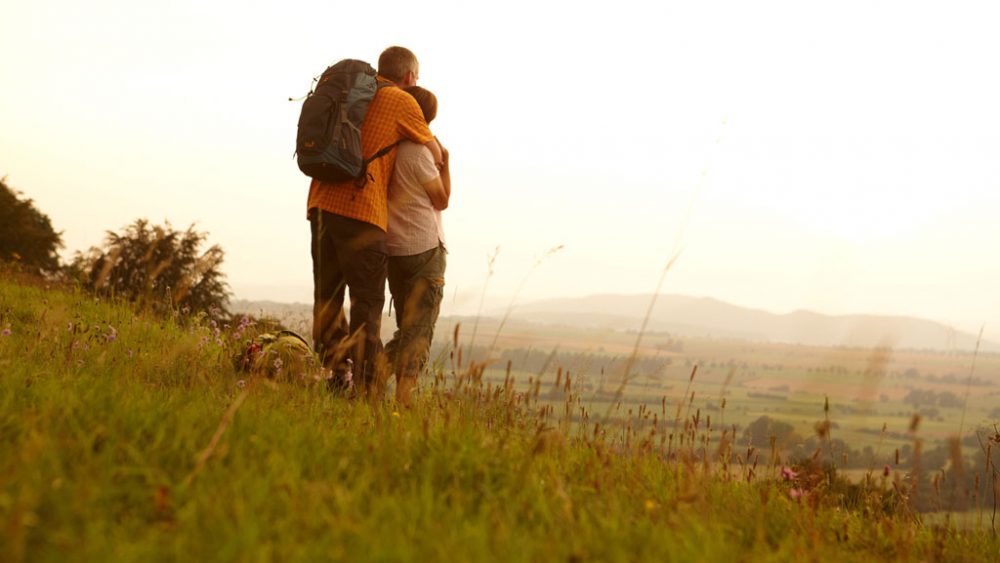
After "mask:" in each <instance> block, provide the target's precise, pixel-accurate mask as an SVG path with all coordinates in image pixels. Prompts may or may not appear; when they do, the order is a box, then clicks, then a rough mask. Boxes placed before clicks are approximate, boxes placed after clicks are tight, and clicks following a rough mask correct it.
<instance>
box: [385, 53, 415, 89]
mask: <svg viewBox="0 0 1000 563" xmlns="http://www.w3.org/2000/svg"><path fill="white" fill-rule="evenodd" d="M416 70H417V56H416V55H414V54H413V51H411V50H409V49H407V48H406V47H389V48H388V49H386V50H385V51H382V54H381V55H379V57H378V73H379V74H381V75H382V76H384V77H386V78H388V79H389V80H392V81H393V82H402V81H403V79H404V78H406V73H407V72H411V71H414V72H415V71H416Z"/></svg>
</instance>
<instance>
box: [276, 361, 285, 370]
mask: <svg viewBox="0 0 1000 563" xmlns="http://www.w3.org/2000/svg"><path fill="white" fill-rule="evenodd" d="M283 365H285V364H284V362H282V361H281V358H275V359H274V369H276V370H281V366H283Z"/></svg>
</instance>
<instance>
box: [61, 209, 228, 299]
mask: <svg viewBox="0 0 1000 563" xmlns="http://www.w3.org/2000/svg"><path fill="white" fill-rule="evenodd" d="M205 238H206V235H205V233H199V232H197V231H195V230H194V225H192V226H190V227H188V229H187V230H186V231H178V230H175V229H173V228H171V226H170V223H166V224H165V225H163V226H159V225H156V226H150V225H149V223H148V222H147V221H146V220H145V219H138V220H136V221H135V222H134V223H132V224H131V225H129V226H128V227H126V228H125V229H124V231H123V232H122V233H121V234H118V233H115V232H112V231H108V233H107V238H106V239H105V244H104V248H97V247H93V248H91V249H90V251H89V252H88V253H87V254H82V253H79V252H78V253H77V254H76V256H75V258H74V260H73V263H72V264H71V265H70V268H69V270H70V272H71V274H72V275H74V276H75V277H76V278H77V279H79V280H80V282H81V283H82V284H83V285H84V287H86V288H87V289H89V290H91V291H94V292H95V293H98V294H100V295H106V296H117V297H121V298H125V299H127V300H129V301H132V302H135V303H137V304H138V305H140V306H141V307H143V308H149V309H153V310H157V311H166V310H169V309H171V308H180V309H182V310H184V309H187V310H189V311H191V312H195V311H204V312H207V313H210V314H212V313H215V314H212V316H219V314H221V313H222V312H223V311H226V309H227V306H228V303H229V291H228V286H227V284H226V283H225V281H224V280H225V275H224V274H223V273H222V272H221V271H220V270H219V265H220V264H221V263H222V259H223V254H224V253H223V251H222V249H221V248H220V247H219V246H218V245H214V246H212V247H210V248H209V249H208V250H206V251H205V252H200V251H199V247H200V246H201V244H202V243H203V242H204V241H205Z"/></svg>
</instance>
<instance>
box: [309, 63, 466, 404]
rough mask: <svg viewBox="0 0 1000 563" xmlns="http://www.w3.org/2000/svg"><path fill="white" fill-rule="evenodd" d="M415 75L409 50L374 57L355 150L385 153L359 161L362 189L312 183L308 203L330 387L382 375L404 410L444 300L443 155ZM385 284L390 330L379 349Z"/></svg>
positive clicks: (371, 389)
mask: <svg viewBox="0 0 1000 563" xmlns="http://www.w3.org/2000/svg"><path fill="white" fill-rule="evenodd" d="M419 73H420V67H419V63H418V61H417V58H416V56H415V55H414V54H413V52H411V51H410V50H409V49H406V48H403V47H389V48H388V49H386V50H385V51H383V52H382V54H381V56H380V57H379V60H378V76H377V78H376V79H377V81H378V86H379V87H378V90H377V92H376V94H375V97H374V98H373V99H372V101H371V103H370V105H369V106H368V111H367V113H366V114H365V118H364V122H363V124H362V127H361V140H362V147H361V149H362V153H363V154H364V157H365V158H366V159H367V158H371V157H372V156H374V155H375V154H376V153H378V152H380V149H383V148H385V147H390V146H392V147H393V148H392V149H391V150H389V151H388V152H387V153H386V154H384V155H383V156H381V157H379V158H376V159H374V160H372V161H371V162H370V163H369V164H368V169H367V172H368V176H367V183H366V184H365V185H364V187H363V188H362V189H359V188H358V186H357V183H356V182H355V181H346V182H324V181H321V180H316V179H314V180H313V181H312V183H311V185H310V186H309V199H308V217H309V222H310V227H311V233H312V261H313V343H314V346H315V350H316V352H317V353H318V354H319V356H320V358H321V359H322V362H323V366H324V367H326V368H328V369H329V370H331V371H332V373H333V377H332V378H331V379H330V384H331V386H332V387H333V388H334V389H335V390H346V389H347V388H348V386H350V385H351V384H352V380H353V386H354V388H355V389H356V390H357V391H358V392H359V393H361V394H372V393H376V392H377V391H376V390H377V389H378V388H379V386H380V383H381V382H380V379H381V375H380V374H382V373H386V371H387V370H388V369H391V370H392V372H393V373H394V374H395V376H396V400H397V401H398V402H399V403H401V404H403V405H408V404H409V403H410V401H411V398H412V393H413V391H414V389H415V388H416V384H417V377H418V375H419V374H420V372H421V370H422V369H423V368H424V366H425V365H426V363H427V360H428V356H429V354H430V344H431V339H432V338H433V333H434V324H435V323H436V321H437V316H438V311H439V309H440V305H441V299H442V297H443V294H444V270H445V253H446V251H445V243H444V232H443V230H442V227H441V210H443V209H445V208H446V207H447V206H448V199H449V197H450V195H451V182H450V175H449V171H448V152H447V151H446V150H444V149H443V148H442V147H441V145H440V144H439V143H438V141H437V139H436V138H435V137H434V135H432V134H431V131H430V127H429V125H428V124H429V123H430V122H431V121H432V120H433V119H434V117H435V116H436V114H437V99H436V98H435V96H434V94H432V93H431V92H429V91H428V90H425V89H423V88H420V87H419V86H417V85H416V84H417V80H418V78H419ZM397 143H398V144H397ZM387 278H388V281H389V290H390V292H391V294H392V298H393V303H394V304H395V309H396V325H397V330H396V332H395V334H394V336H393V338H392V340H391V341H390V342H389V343H388V344H387V345H386V346H385V348H384V350H383V346H382V341H381V335H380V331H381V320H382V319H381V315H382V309H383V306H384V304H385V284H386V279H387ZM345 290H347V292H348V294H349V297H350V321H349V322H348V320H347V315H346V314H345V311H344V296H345ZM383 351H384V352H385V353H384V354H383ZM383 358H385V360H383ZM386 360H387V361H386Z"/></svg>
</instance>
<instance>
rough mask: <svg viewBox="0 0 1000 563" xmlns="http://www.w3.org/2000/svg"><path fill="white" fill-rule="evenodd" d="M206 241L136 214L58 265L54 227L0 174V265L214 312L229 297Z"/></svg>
mask: <svg viewBox="0 0 1000 563" xmlns="http://www.w3.org/2000/svg"><path fill="white" fill-rule="evenodd" d="M206 242H207V234H206V233H203V232H199V231H197V230H195V228H194V225H191V226H190V227H188V228H187V229H185V230H178V229H175V228H173V227H172V226H171V225H170V223H169V222H165V223H164V224H163V225H153V224H150V222H149V221H147V220H146V219H136V220H135V221H133V222H132V223H131V224H129V225H127V226H125V227H124V228H122V229H121V230H119V231H111V230H109V231H107V232H106V235H105V238H104V241H103V242H102V243H100V244H99V245H96V246H92V247H91V248H90V249H89V250H87V251H85V252H80V251H77V252H76V253H75V254H74V256H73V257H72V259H71V260H70V261H69V262H67V263H63V262H62V261H61V260H60V257H59V250H60V249H62V248H63V240H62V232H61V231H56V230H55V229H54V228H53V226H52V221H51V219H50V218H49V216H48V215H46V214H45V213H42V212H41V211H40V210H39V209H37V208H36V206H35V203H34V201H33V200H32V199H30V198H27V197H25V196H24V194H22V193H21V192H19V191H17V190H14V189H13V188H11V187H10V186H9V185H8V184H7V179H6V177H4V178H2V179H0V265H2V267H3V268H5V269H7V270H9V271H20V272H24V273H27V274H29V275H34V276H40V277H43V278H45V279H48V280H51V281H55V282H62V283H67V284H75V285H77V286H79V287H81V288H82V289H84V290H86V291H89V292H91V293H93V294H95V295H98V296H101V297H106V298H115V299H123V300H126V301H130V302H133V303H135V304H136V305H137V306H138V307H140V308H142V309H144V310H151V311H155V312H167V311H182V312H191V313H196V312H204V313H206V314H208V315H210V316H212V317H222V316H225V315H228V305H229V298H230V295H231V294H230V291H229V286H228V285H227V283H226V281H225V275H224V274H223V273H222V270H221V269H220V266H221V264H222V261H223V258H224V256H225V253H224V252H223V250H222V248H221V247H219V246H218V245H211V246H209V247H208V248H207V249H203V246H204V245H205V244H206Z"/></svg>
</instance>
